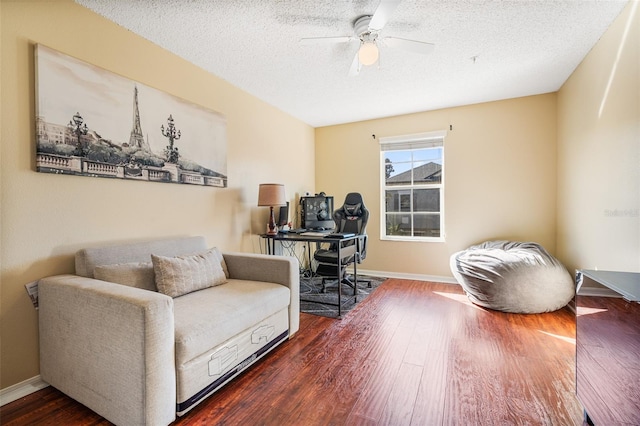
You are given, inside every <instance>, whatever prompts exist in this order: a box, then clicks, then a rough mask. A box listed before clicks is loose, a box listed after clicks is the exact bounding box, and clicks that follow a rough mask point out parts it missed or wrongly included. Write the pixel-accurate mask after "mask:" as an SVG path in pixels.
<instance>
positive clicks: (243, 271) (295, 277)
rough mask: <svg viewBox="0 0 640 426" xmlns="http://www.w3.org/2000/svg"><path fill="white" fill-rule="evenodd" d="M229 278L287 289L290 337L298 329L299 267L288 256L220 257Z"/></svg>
mask: <svg viewBox="0 0 640 426" xmlns="http://www.w3.org/2000/svg"><path fill="white" fill-rule="evenodd" d="M223 256H224V261H225V263H226V264H227V269H228V270H229V278H234V279H240V280H252V281H263V282H270V283H276V284H282V285H283V286H286V287H289V290H290V293H291V301H290V304H289V337H291V336H293V335H294V334H295V333H296V332H297V331H298V329H299V328H300V267H299V265H298V260H297V259H296V258H295V257H291V256H270V255H266V254H254V253H223Z"/></svg>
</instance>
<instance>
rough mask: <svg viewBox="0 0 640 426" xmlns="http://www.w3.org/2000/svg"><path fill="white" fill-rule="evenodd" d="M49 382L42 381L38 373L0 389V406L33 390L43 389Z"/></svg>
mask: <svg viewBox="0 0 640 426" xmlns="http://www.w3.org/2000/svg"><path fill="white" fill-rule="evenodd" d="M47 386H49V384H48V383H47V382H44V381H43V380H42V379H41V378H40V375H37V376H35V377H32V378H30V379H27V380H25V381H23V382H20V383H16V384H15V385H12V386H9V387H8V388H4V389H0V406H3V405H5V404H8V403H10V402H13V401H16V400H18V399H20V398H22V397H25V396H27V395H30V394H32V393H34V392H37V391H39V390H40V389H44V388H46V387H47Z"/></svg>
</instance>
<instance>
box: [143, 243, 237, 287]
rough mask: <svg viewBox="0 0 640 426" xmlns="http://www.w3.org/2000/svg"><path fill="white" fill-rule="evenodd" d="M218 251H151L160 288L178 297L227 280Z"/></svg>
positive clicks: (157, 283)
mask: <svg viewBox="0 0 640 426" xmlns="http://www.w3.org/2000/svg"><path fill="white" fill-rule="evenodd" d="M218 253H219V252H218V250H217V249H216V248H213V249H210V250H208V251H206V252H203V253H197V254H192V255H184V256H175V257H166V256H158V255H155V254H152V255H151V262H152V263H153V271H154V273H155V278H156V287H157V288H158V291H159V292H160V293H163V294H166V295H167V296H170V297H179V296H182V295H183V294H187V293H191V292H194V291H197V290H202V289H204V288H207V287H213V286H215V285H219V284H223V283H225V282H226V281H227V277H226V275H225V273H224V270H223V269H222V264H221V262H220V259H219V258H218Z"/></svg>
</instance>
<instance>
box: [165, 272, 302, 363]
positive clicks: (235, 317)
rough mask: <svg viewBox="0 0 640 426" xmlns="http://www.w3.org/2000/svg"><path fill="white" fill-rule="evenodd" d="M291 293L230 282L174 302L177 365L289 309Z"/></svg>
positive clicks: (270, 285)
mask: <svg viewBox="0 0 640 426" xmlns="http://www.w3.org/2000/svg"><path fill="white" fill-rule="evenodd" d="M290 297H291V295H290V290H289V288H288V287H285V286H283V285H280V284H273V283H265V282H259V281H246V280H237V279H233V278H232V279H229V280H228V281H227V282H226V283H225V284H222V285H219V286H215V287H211V288H207V289H204V290H201V291H198V292H195V293H190V294H186V295H184V296H180V297H176V298H175V299H173V304H174V305H173V310H174V321H175V330H176V332H175V336H176V337H175V340H176V365H181V364H184V363H186V362H188V361H190V360H192V359H193V358H195V357H196V356H198V355H200V354H202V353H204V352H205V351H208V350H211V349H212V348H214V347H216V346H218V345H220V344H221V343H224V342H225V341H226V340H228V339H230V338H231V337H233V336H235V335H236V334H238V333H240V332H242V331H243V330H245V329H247V328H249V327H251V326H253V325H255V324H257V323H259V322H260V321H262V320H264V319H265V318H267V317H269V316H270V315H273V314H275V313H276V312H278V311H280V310H282V309H284V308H286V307H287V306H289V303H290Z"/></svg>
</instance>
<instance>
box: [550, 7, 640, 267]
mask: <svg viewBox="0 0 640 426" xmlns="http://www.w3.org/2000/svg"><path fill="white" fill-rule="evenodd" d="M639 6H640V5H639V3H638V2H637V1H632V2H630V3H629V5H628V6H627V7H626V8H625V9H624V11H623V13H622V14H621V15H620V16H619V17H618V19H617V20H616V21H615V22H614V23H613V25H612V26H611V27H610V28H609V30H608V31H607V32H606V33H605V34H604V35H603V37H602V38H601V39H600V41H599V42H598V43H597V44H596V46H595V47H594V48H593V49H592V50H591V52H590V53H589V55H587V57H586V58H585V59H584V60H583V62H582V64H581V65H580V66H579V67H578V68H577V69H576V70H575V72H574V73H573V74H572V75H571V77H570V78H569V79H568V80H567V82H566V83H565V84H564V86H563V87H562V89H561V90H560V91H559V94H558V123H559V126H558V173H559V174H558V254H559V256H560V257H561V258H562V259H563V260H564V262H565V264H566V265H567V266H568V267H570V268H571V269H575V268H586V269H601V270H621V271H631V272H640V10H638V9H639Z"/></svg>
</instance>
